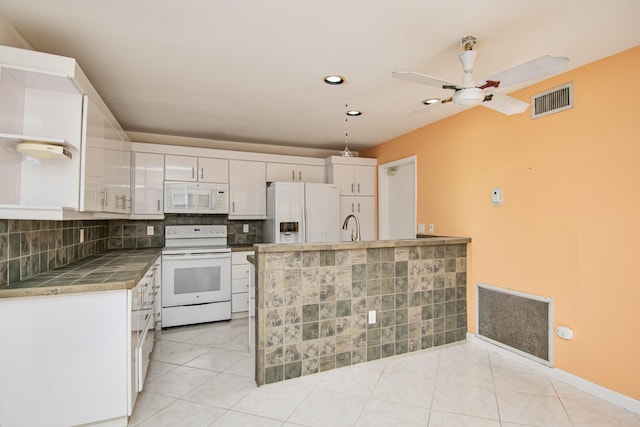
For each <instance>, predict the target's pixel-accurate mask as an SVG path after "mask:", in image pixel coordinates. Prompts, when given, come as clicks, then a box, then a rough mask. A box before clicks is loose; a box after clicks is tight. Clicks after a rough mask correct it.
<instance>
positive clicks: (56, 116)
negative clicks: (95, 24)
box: [0, 46, 84, 209]
mask: <svg viewBox="0 0 640 427" xmlns="http://www.w3.org/2000/svg"><path fill="white" fill-rule="evenodd" d="M77 71H78V70H77V67H76V64H75V61H74V60H73V59H71V58H65V57H60V56H55V55H46V56H45V55H44V54H41V53H39V52H32V51H27V50H22V49H16V48H11V47H7V46H0V145H1V146H2V147H1V148H2V153H3V154H2V156H0V157H1V158H0V181H1V182H2V183H3V185H2V186H1V187H0V205H15V206H18V207H19V206H27V207H34V206H58V207H67V208H70V209H78V206H79V199H80V198H79V189H78V182H79V177H80V155H79V154H80V146H81V141H82V123H83V98H84V97H83V93H82V91H80V90H79V89H78V87H77V86H76V85H75V84H74V82H73V77H74V75H75V74H76V72H77ZM25 142H26V143H29V142H38V143H42V142H45V143H49V144H52V145H57V146H61V147H64V148H65V149H66V150H68V152H69V153H70V154H71V159H69V158H66V157H61V158H52V159H39V158H36V157H33V156H30V155H26V154H25V155H22V154H20V152H19V151H18V148H17V146H18V144H21V143H25Z"/></svg>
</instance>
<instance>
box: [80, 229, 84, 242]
mask: <svg viewBox="0 0 640 427" xmlns="http://www.w3.org/2000/svg"><path fill="white" fill-rule="evenodd" d="M80 243H84V228H81V229H80Z"/></svg>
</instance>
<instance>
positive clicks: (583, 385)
mask: <svg viewBox="0 0 640 427" xmlns="http://www.w3.org/2000/svg"><path fill="white" fill-rule="evenodd" d="M467 341H469V342H471V343H474V344H477V345H479V346H481V347H484V348H486V349H487V350H490V351H493V352H494V353H498V354H500V355H502V356H505V357H508V358H510V359H512V360H513V361H515V362H518V363H520V364H522V365H525V366H527V367H530V368H532V369H535V370H536V371H539V372H541V373H543V374H545V375H548V376H550V377H552V378H555V379H557V380H560V381H563V382H565V383H567V384H569V385H571V386H573V387H575V388H577V389H580V390H582V391H585V392H587V393H589V394H592V395H593V396H595V397H598V398H600V399H602V400H605V401H607V402H609V403H612V404H614V405H616V406H620V407H621V408H624V409H627V410H629V411H631V412H634V413H636V414H640V401H638V400H636V399H633V398H631V397H629V396H625V395H624V394H621V393H618V392H616V391H613V390H610V389H608V388H606V387H602V386H600V385H598V384H595V383H592V382H591V381H587V380H585V379H584V378H581V377H578V376H576V375H573V374H570V373H568V372H565V371H563V370H560V369H557V368H552V367H550V366H545V365H543V364H541V363H537V362H535V361H533V360H531V359H529V358H526V357H524V356H521V355H519V354H517V353H514V352H512V351H509V350H507V349H505V348H502V347H499V346H497V345H495V344H491V343H489V342H487V341H484V340H482V339H480V338H478V337H476V336H475V335H473V334H471V333H468V332H467Z"/></svg>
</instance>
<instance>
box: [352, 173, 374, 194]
mask: <svg viewBox="0 0 640 427" xmlns="http://www.w3.org/2000/svg"><path fill="white" fill-rule="evenodd" d="M353 172H354V177H355V178H354V191H355V195H356V196H375V195H376V168H375V167H374V166H354V167H353Z"/></svg>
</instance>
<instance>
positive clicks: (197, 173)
mask: <svg viewBox="0 0 640 427" xmlns="http://www.w3.org/2000/svg"><path fill="white" fill-rule="evenodd" d="M164 175H165V176H164V179H165V180H166V181H194V182H195V181H200V182H217V183H228V182H229V160H226V159H213V158H207V157H191V156H175V155H169V154H167V155H166V156H165V164H164Z"/></svg>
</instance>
